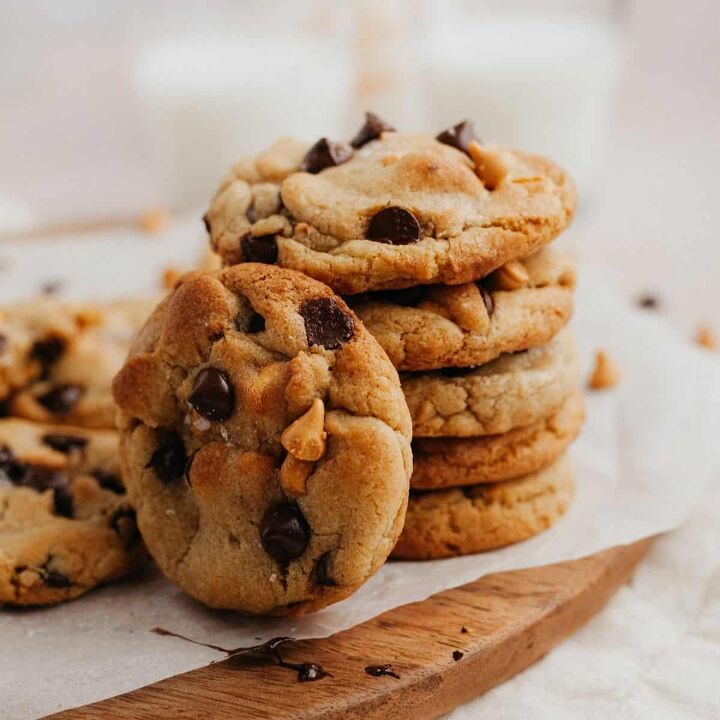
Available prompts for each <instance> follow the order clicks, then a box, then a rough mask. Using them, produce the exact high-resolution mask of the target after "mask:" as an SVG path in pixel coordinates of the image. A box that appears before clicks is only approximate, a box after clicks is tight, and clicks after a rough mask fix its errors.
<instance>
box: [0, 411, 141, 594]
mask: <svg viewBox="0 0 720 720" xmlns="http://www.w3.org/2000/svg"><path fill="white" fill-rule="evenodd" d="M142 557H144V551H143V547H142V542H141V540H140V535H139V533H138V531H137V526H136V524H135V513H134V511H133V510H132V508H131V507H130V504H129V502H128V499H127V496H126V495H125V490H124V487H123V484H122V480H121V479H120V467H119V458H118V438H117V434H116V433H115V432H113V431H109V430H108V431H105V430H86V429H83V428H75V427H70V426H66V425H63V426H53V425H44V424H36V423H31V422H28V421H25V420H19V419H4V420H0V605H2V604H3V603H6V604H11V605H45V604H50V603H56V602H60V601H62V600H69V599H71V598H75V597H78V596H79V595H82V594H83V593H85V592H87V591H88V590H90V589H92V588H94V587H95V586H97V585H100V584H102V583H104V582H107V581H109V580H113V579H117V578H120V577H122V576H123V575H126V574H127V573H128V572H130V571H131V570H132V569H133V568H135V567H136V565H137V564H138V562H139V561H140V560H141V559H142Z"/></svg>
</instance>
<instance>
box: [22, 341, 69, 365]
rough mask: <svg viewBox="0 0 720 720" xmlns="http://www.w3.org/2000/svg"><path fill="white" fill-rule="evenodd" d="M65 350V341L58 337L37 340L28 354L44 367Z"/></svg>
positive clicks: (53, 361)
mask: <svg viewBox="0 0 720 720" xmlns="http://www.w3.org/2000/svg"><path fill="white" fill-rule="evenodd" d="M64 352H65V341H64V340H61V339H60V338H48V339H47V340H38V341H37V342H36V343H35V344H34V345H33V346H32V350H30V356H31V357H32V358H34V359H35V360H39V361H40V363H42V366H43V367H44V368H48V367H49V366H50V365H53V364H54V363H56V362H57V361H58V360H59V359H60V357H61V356H62V354H63V353H64Z"/></svg>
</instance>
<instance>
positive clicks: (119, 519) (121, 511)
mask: <svg viewBox="0 0 720 720" xmlns="http://www.w3.org/2000/svg"><path fill="white" fill-rule="evenodd" d="M108 525H109V526H110V527H111V528H112V529H113V530H114V531H115V532H116V533H117V534H118V535H119V536H120V538H121V539H122V541H123V544H124V545H125V547H126V548H131V547H133V546H135V545H137V543H138V542H140V531H139V530H138V527H137V521H136V519H135V511H134V510H133V509H132V508H118V509H117V510H116V511H115V512H114V513H113V514H112V516H111V517H110V520H109V522H108Z"/></svg>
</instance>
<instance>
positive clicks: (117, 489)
mask: <svg viewBox="0 0 720 720" xmlns="http://www.w3.org/2000/svg"><path fill="white" fill-rule="evenodd" d="M91 474H92V476H93V477H94V478H95V479H96V480H97V481H98V485H99V486H100V487H101V488H104V489H105V490H110V492H114V493H117V494H118V495H124V494H125V486H124V485H123V481H122V480H121V479H120V478H119V477H118V476H117V475H115V474H114V473H109V472H106V471H105V470H93V472H92V473H91Z"/></svg>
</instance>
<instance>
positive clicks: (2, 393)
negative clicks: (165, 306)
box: [0, 298, 156, 429]
mask: <svg viewBox="0 0 720 720" xmlns="http://www.w3.org/2000/svg"><path fill="white" fill-rule="evenodd" d="M155 302H156V300H151V299H134V300H117V301H114V302H108V303H76V302H66V301H62V300H58V299H57V298H36V299H34V300H32V301H28V302H24V303H17V304H14V305H6V306H3V307H0V405H2V406H3V409H4V412H5V414H7V415H14V416H19V417H24V418H27V419H29V420H34V421H36V422H44V423H62V424H70V425H77V426H81V427H89V428H107V429H110V428H114V427H115V424H114V417H115V405H114V403H113V399H112V391H111V385H112V379H113V376H114V375H115V373H116V372H117V371H118V370H119V369H120V367H121V365H122V363H123V361H124V359H125V356H126V355H127V352H128V348H129V347H130V343H131V342H132V340H133V338H134V337H135V334H136V333H137V331H138V330H139V329H140V327H141V326H142V324H143V322H144V321H145V319H146V318H147V316H148V315H149V314H150V312H151V311H152V309H153V307H154V305H155Z"/></svg>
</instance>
